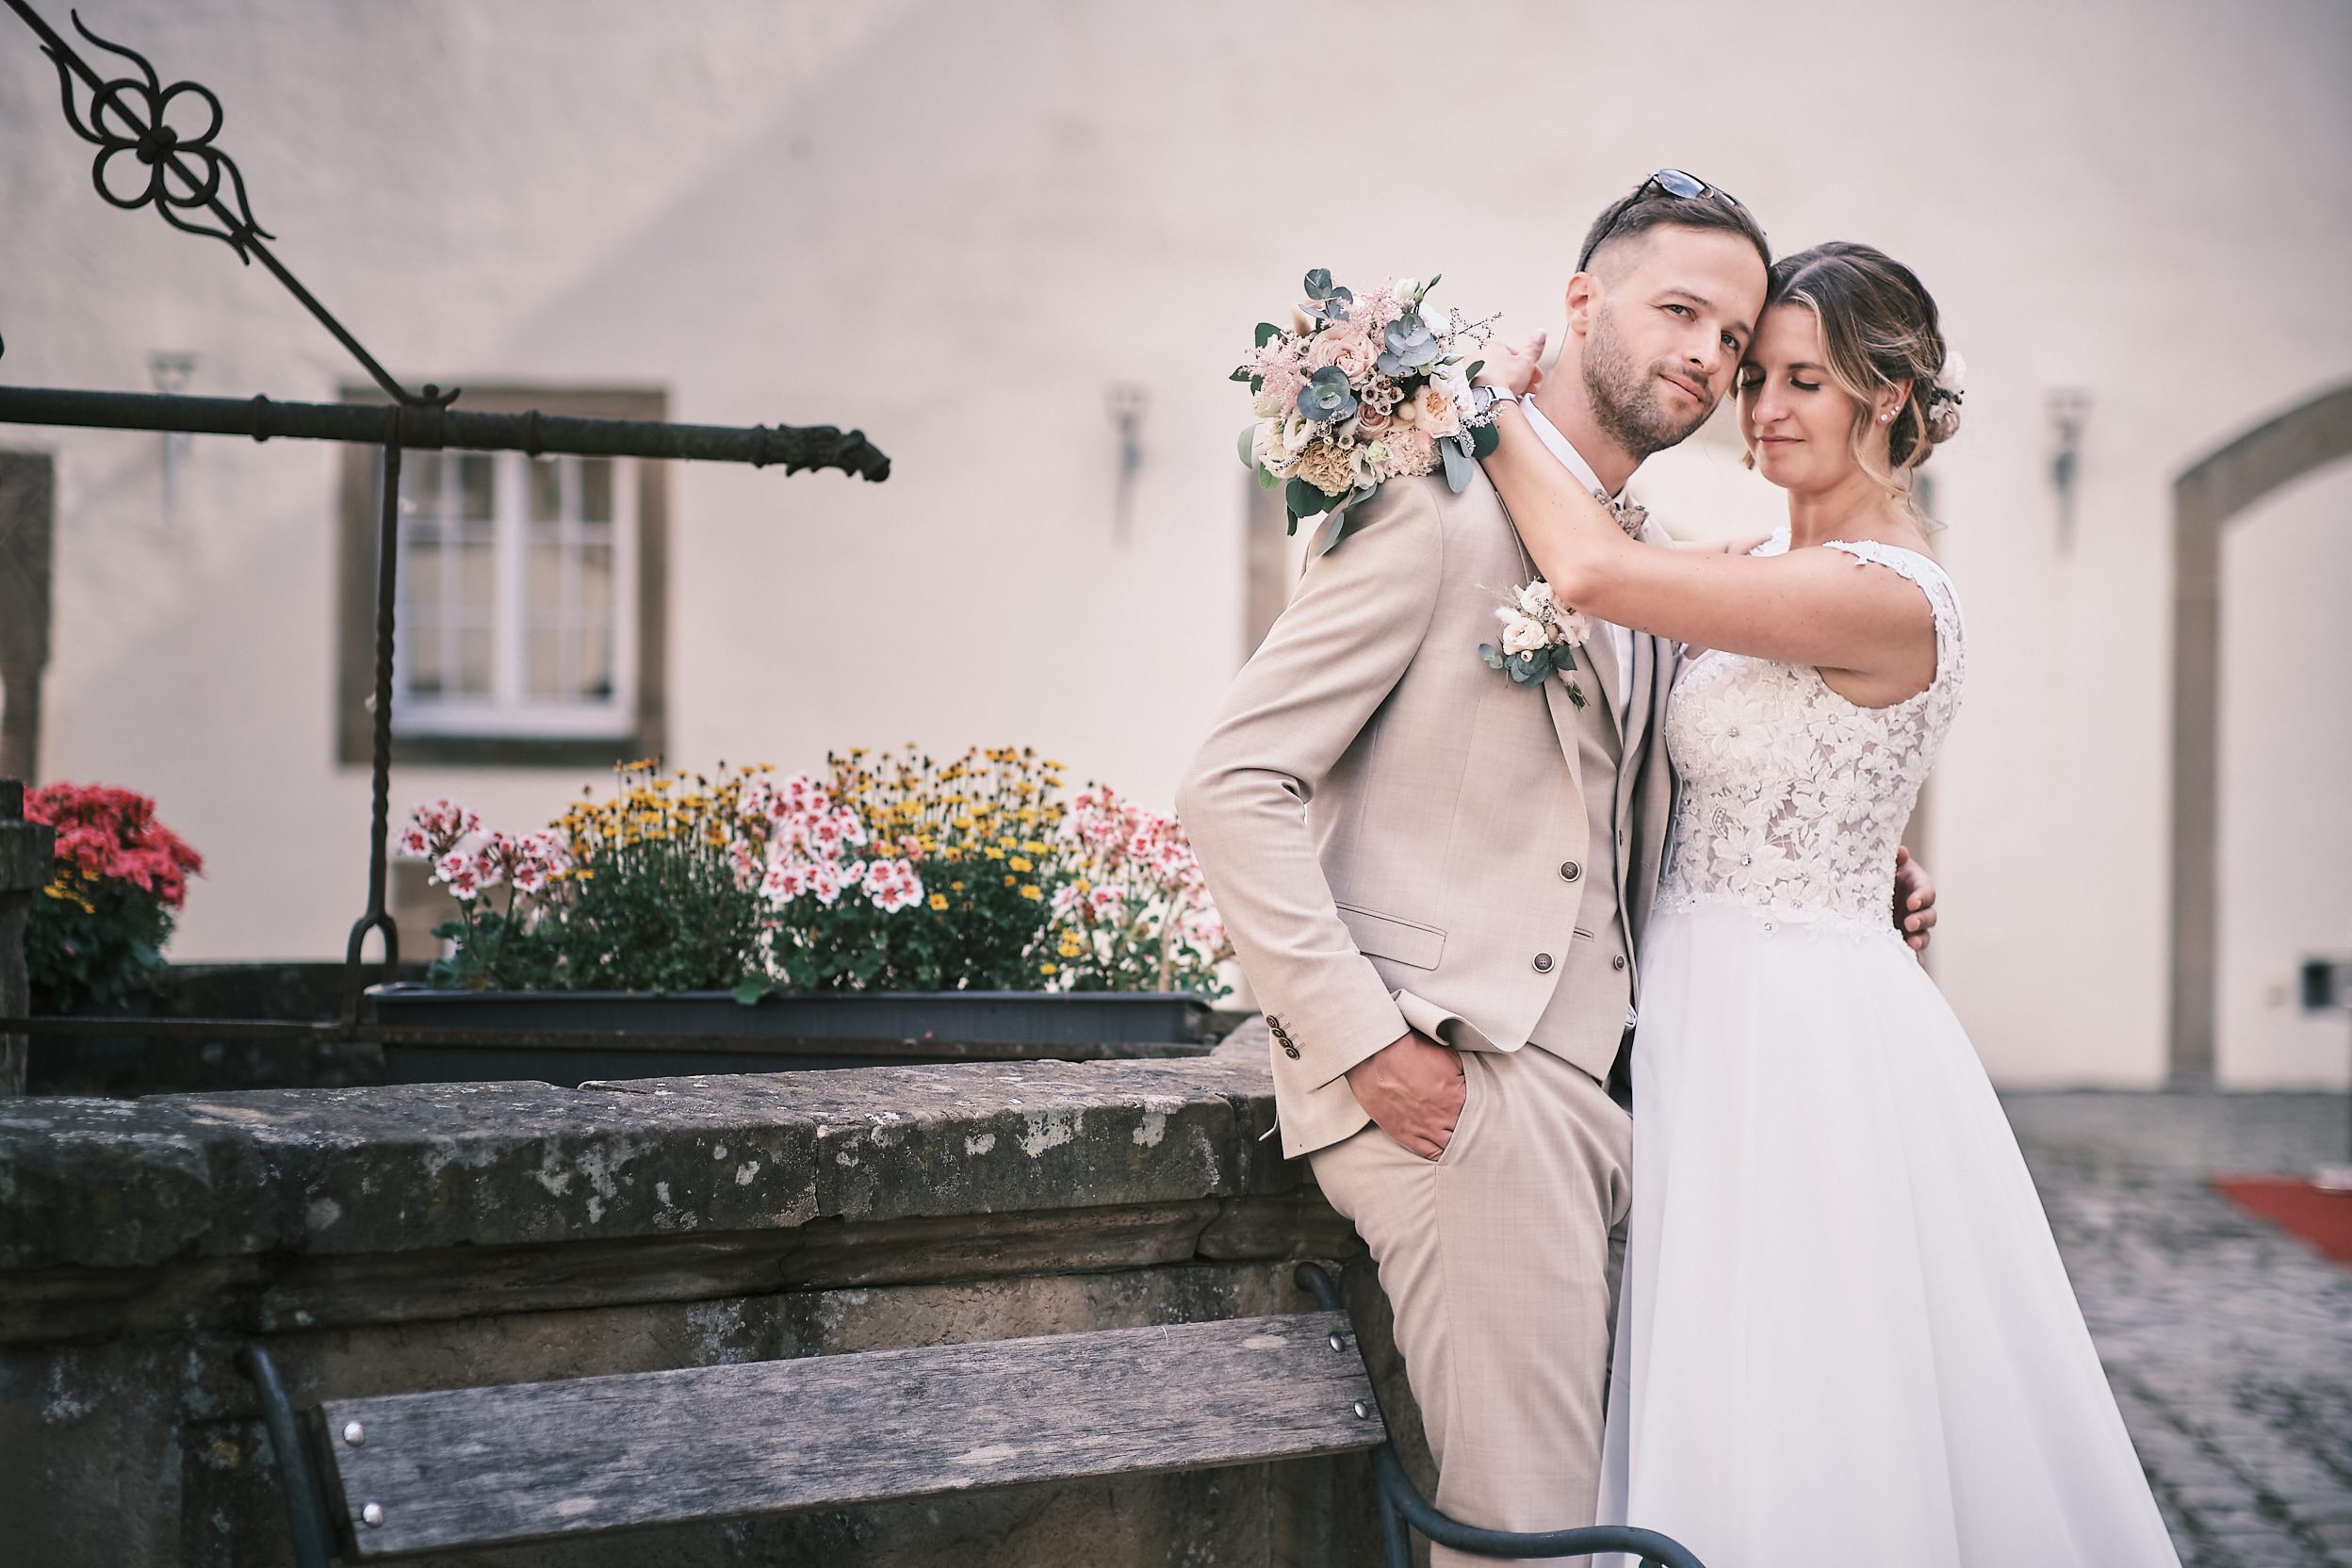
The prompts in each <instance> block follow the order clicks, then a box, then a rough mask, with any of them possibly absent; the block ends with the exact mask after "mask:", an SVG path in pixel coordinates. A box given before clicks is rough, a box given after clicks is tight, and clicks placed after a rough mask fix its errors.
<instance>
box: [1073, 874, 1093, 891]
mask: <svg viewBox="0 0 2352 1568" xmlns="http://www.w3.org/2000/svg"><path fill="white" fill-rule="evenodd" d="M1075 885H1076V887H1077V889H1078V890H1079V891H1080V892H1082V893H1090V892H1092V891H1094V884H1093V883H1091V882H1089V881H1087V880H1086V878H1085V877H1083V876H1082V877H1080V878H1079V879H1078V881H1077V883H1076V884H1075Z"/></svg>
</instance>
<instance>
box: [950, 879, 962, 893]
mask: <svg viewBox="0 0 2352 1568" xmlns="http://www.w3.org/2000/svg"><path fill="white" fill-rule="evenodd" d="M947 890H948V891H949V892H952V893H959V892H962V891H963V890H964V885H963V884H962V883H961V882H950V883H949V884H948V885H947Z"/></svg>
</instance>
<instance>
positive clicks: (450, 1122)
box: [0, 1039, 1299, 1269]
mask: <svg viewBox="0 0 2352 1568" xmlns="http://www.w3.org/2000/svg"><path fill="white" fill-rule="evenodd" d="M1262 1048H1263V1042H1262V1039H1261V1040H1260V1041H1259V1049H1260V1050H1262ZM1271 1117H1272V1108H1271V1097H1270V1085H1269V1083H1268V1081H1267V1078H1266V1069H1265V1066H1264V1058H1263V1056H1262V1055H1261V1054H1257V1053H1256V1052H1253V1051H1252V1050H1250V1047H1249V1045H1248V1043H1247V1042H1246V1041H1245V1042H1242V1043H1241V1044H1239V1045H1237V1046H1229V1047H1225V1048H1220V1050H1219V1051H1218V1052H1217V1054H1214V1055H1211V1056H1208V1057H1202V1058H1196V1059H1192V1060H1187V1061H1177V1062H1155V1061H1124V1062H1096V1063H1084V1064H1071V1063H1057V1062H1036V1063H1012V1064H1005V1063H968V1064H958V1065H955V1066H947V1067H903V1068H868V1069H857V1070H844V1071H838V1072H817V1073H793V1074H775V1075H766V1076H759V1075H751V1076H737V1077H711V1078H675V1079H647V1080H639V1081H632V1082H629V1083H617V1084H606V1085H591V1086H583V1087H582V1088H580V1089H563V1088H554V1087H550V1086H547V1085H544V1084H532V1083H515V1084H453V1085H417V1086H391V1087H372V1088H351V1089H312V1090H256V1091H251V1092H244V1093H234V1094H215V1095H156V1096H151V1097H149V1098H147V1099H145V1100H140V1101H137V1102H127V1103H126V1102H121V1101H105V1100H73V1099H41V1100H37V1101H31V1102H24V1103H19V1104H17V1105H14V1106H12V1107H10V1109H9V1112H8V1115H6V1116H0V1197H5V1196H6V1195H7V1194H8V1193H10V1192H18V1193H21V1194H23V1195H24V1201H7V1202H5V1203H0V1268H13V1269H22V1268H37V1267H43V1266H103V1267H139V1266H155V1265H157V1264H160V1263H163V1262H165V1261H167V1260H169V1259H172V1258H174V1257H178V1256H182V1255H184V1254H188V1253H191V1252H192V1253H198V1254H204V1255H209V1256H215V1257H226V1256H238V1255H252V1254H278V1253H292V1254H302V1255H319V1254H372V1253H386V1252H404V1251H417V1250H433V1249H436V1248H447V1247H458V1246H478V1247H503V1246H525V1245H533V1244H547V1243H556V1242H566V1243H568V1242H580V1241H591V1240H608V1239H620V1238H626V1237H633V1236H654V1235H670V1234H677V1233H686V1232H693V1233H730V1232H737V1231H764V1230H776V1229H790V1228H793V1227H797V1226H800V1225H804V1224H807V1223H808V1222H809V1221H810V1220H813V1219H818V1218H821V1217H822V1218H840V1219H842V1220H844V1221H856V1222H872V1221H879V1220H887V1219H895V1218H904V1217H919V1216H924V1215H970V1214H996V1213H1009V1212H1019V1211H1029V1210H1042V1209H1062V1208H1073V1207H1094V1206H1119V1205H1129V1204H1148V1203H1162V1202H1173V1201H1187V1200H1197V1199H1210V1198H1217V1199H1224V1198H1234V1197H1240V1196H1244V1195H1250V1194H1270V1193H1280V1192H1287V1191H1291V1190H1293V1189H1295V1188H1296V1187H1297V1186H1298V1184H1299V1171H1298V1168H1297V1167H1296V1166H1295V1165H1285V1164H1284V1163H1283V1162H1282V1160H1281V1159H1280V1157H1279V1154H1278V1153H1277V1152H1275V1151H1274V1149H1273V1146H1272V1145H1271V1143H1269V1142H1264V1141H1262V1139H1261V1135H1262V1134H1263V1133H1264V1132H1265V1130H1266V1128H1267V1127H1269V1126H1270V1125H1271Z"/></svg>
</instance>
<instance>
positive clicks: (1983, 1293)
mask: <svg viewBox="0 0 2352 1568" xmlns="http://www.w3.org/2000/svg"><path fill="white" fill-rule="evenodd" d="M1786 548H1787V533H1786V531H1783V532H1782V534H1781V535H1780V536H1779V537H1778V538H1776V539H1775V540H1774V542H1773V544H1772V545H1771V546H1768V547H1766V548H1765V550H1764V551H1760V552H1759V553H1772V552H1773V551H1777V550H1783V549H1786ZM1829 548H1832V549H1838V550H1844V551H1846V552H1848V553H1849V554H1851V555H1853V556H1854V557H1855V559H1856V566H1855V569H1856V570H1858V571H1861V570H1875V569H1881V568H1883V569H1887V570H1891V571H1894V572H1897V573H1900V574H1901V575H1902V576H1903V577H1904V578H1906V579H1908V580H1910V581H1912V582H1914V583H1916V584H1917V585H1918V586H1919V588H1920V590H1921V591H1922V592H1924V593H1925V595H1926V596H1927V599H1928V602H1929V604H1930V605H1931V606H1933V608H1934V611H1935V620H1936V677H1935V679H1934V681H1933V682H1932V683H1931V684H1930V685H1929V687H1928V688H1927V690H1925V691H1924V692H1921V693H1919V694H1918V695H1916V696H1914V697H1912V698H1910V699H1909V700H1908V701H1905V702H1902V703H1898V704H1896V705H1894V706H1893V707H1889V708H1882V709H1864V708H1859V707H1856V706H1855V705H1854V704H1853V703H1850V702H1848V701H1846V700H1845V699H1844V698H1842V697H1840V696H1838V694H1836V693H1834V692H1832V691H1831V690H1830V689H1829V688H1828V686H1827V685H1826V683H1824V682H1823V681H1822V679H1821V676H1820V674H1819V673H1818V672H1816V671H1815V670H1813V669H1811V668H1809V667H1805V666H1791V665H1787V664H1774V663H1770V662H1765V661H1763V660H1760V659H1751V658H1743V657H1739V656H1734V655H1728V654H1723V653H1707V654H1702V655H1700V656H1699V657H1698V658H1697V659H1696V660H1695V662H1692V663H1690V664H1688V665H1686V666H1685V667H1684V669H1683V672H1682V674H1681V677H1680V678H1679V679H1678V680H1677V682H1676V684H1675V686H1674V694H1673V696H1672V698H1671V701H1670V705H1669V707H1668V710H1667V718H1666V740H1667V745H1668V747H1669V750H1670V751H1671V753H1672V755H1673V758H1674V766H1675V768H1676V769H1677V770H1678V772H1679V773H1680V776H1681V780H1682V783H1681V791H1682V792H1681V797H1680V802H1679V805H1678V807H1677V811H1676V817H1675V823H1674V841H1673V851H1672V858H1671V860H1670V862H1669V864H1668V868H1667V871H1666V875H1665V881H1664V884H1663V886H1662V888H1661V889H1660V891H1659V895H1658V905H1657V909H1656V912H1655V913H1654V914H1653V915H1652V917H1651V919H1650V923H1649V926H1648V929H1647V932H1646V934H1645V937H1644V940H1643V942H1642V999H1641V1029H1640V1033H1639V1034H1638V1036H1637V1037H1636V1044H1635V1050H1634V1055H1633V1084H1634V1139H1633V1152H1634V1182H1633V1192H1634V1202H1633V1215H1632V1223H1631V1233H1630V1239H1629V1240H1628V1243H1627V1247H1626V1257H1625V1282H1624V1293H1623V1297H1622V1299H1621V1302H1620V1306H1619V1312H1618V1318H1617V1340H1616V1352H1615V1364H1614V1372H1613V1376H1612V1379H1611V1383H1610V1389H1609V1426H1608V1434H1607V1439H1606V1459H1605V1463H1604V1474H1603V1481H1602V1512H1601V1517H1602V1518H1603V1519H1604V1520H1605V1521H1609V1522H1613V1523H1630V1524H1634V1525H1639V1526H1642V1527H1646V1528H1649V1529H1656V1530H1663V1531H1665V1532H1666V1533H1667V1534H1669V1535H1671V1536H1674V1537H1675V1538H1676V1539H1678V1540H1680V1541H1681V1542H1682V1543H1683V1544H1685V1545H1687V1546H1689V1547H1690V1548H1691V1550H1692V1551H1694V1552H1696V1553H1697V1554H1698V1555H1699V1557H1700V1558H1701V1560H1704V1561H1705V1562H1706V1563H1707V1568H2054V1565H2073V1564H2082V1565H2092V1564H2097V1565H2099V1568H2108V1565H2119V1564H2129V1565H2132V1568H2138V1565H2142V1564H2164V1565H2167V1568H2170V1565H2175V1564H2177V1563H2178V1558H2177V1556H2176V1555H2175V1553H2174V1551H2173V1548H2172V1545H2171V1544H2170V1542H2169V1540H2168V1539H2167V1537H2166V1535H2165V1531H2164V1523H2163V1521H2162V1519H2161V1518H2160V1517H2159V1516H2158V1514H2157V1511H2156V1505H2155V1501H2154V1499H2153V1498H2152V1496H2151V1495H2150V1494H2149V1491H2148V1483H2147V1481H2146V1479H2145V1478H2143V1476H2142V1474H2141V1470H2140V1466H2139V1462H2138V1461H2137V1459H2136V1458H2135V1457H2134V1455H2133V1453H2132V1448H2131V1438H2130V1436H2129V1434H2127V1433H2126V1432H2125V1430H2124V1426H2123V1421H2122V1418H2121V1416H2120V1415H2119V1414H2118V1413H2116V1409H2115V1397H2114V1395H2113V1394H2112V1393H2111V1392H2110V1391H2109V1389H2108V1387H2107V1381H2106V1378H2105V1375H2104V1374H2103V1373H2102V1372H2101V1370H2100V1368H2099V1357H2098V1355H2097V1353H2096V1352H2095V1351H2094V1350H2093V1348H2092V1346H2091V1338H2090V1334H2089V1332H2088V1331H2086V1330H2085V1328H2084V1327H2083V1323H2082V1311H2081V1309H2080V1308H2079V1307H2078V1306H2077V1305H2076V1304H2075V1299H2074V1293H2073V1291H2072V1289H2071V1288H2070V1287H2069V1286H2068V1284H2067V1282H2066V1271H2065V1268H2064V1267H2063V1266H2062V1265H2061V1264H2060V1262H2059V1258H2058V1250H2057V1248H2056V1246H2055V1244H2054V1243H2053V1242H2052V1241H2051V1239H2050V1224H2049V1221H2048V1220H2047V1219H2046V1218H2045V1217H2044V1216H2043V1214H2042V1208H2041V1203H2040V1201H2039V1200H2038V1199H2037V1197H2036V1196H2035V1194H2034V1184H2033V1182H2032V1180H2031V1179H2030V1178H2029V1177H2028V1175H2027V1173H2026V1168H2025V1163H2024V1161H2023V1160H2022V1159H2021V1158H2020V1157H2019V1155H2018V1153H2017V1142H2016V1139H2015V1138H2014V1136H2013V1135H2011V1133H2010V1130H2009V1124H2008V1121H2007V1119H2005V1118H2004V1117H2003V1116H2002V1114H2001V1105H2000V1103H1999V1102H1998V1101H1996V1100H1995V1099H1994V1096H1993V1091H1992V1088H1991V1086H1990V1085H1989V1084H1987V1082H1986V1080H1985V1072H1984V1070H1983V1069H1982V1068H1981V1067H1980V1066H1979V1065H1978V1063H1977V1059H1976V1054H1975V1053H1974V1052H1973V1051H1972V1050H1971V1049H1970V1047H1969V1045H1968V1037H1967V1036H1966V1035H1965V1034H1963V1033H1962V1032H1961V1029H1960V1025H1959V1022H1958V1021H1957V1020H1956V1019H1954V1018H1953V1016H1952V1009H1951V1008H1950V1007H1949V1006H1948V1005H1946V1004H1945V1002H1944V999H1943V996H1942V994H1941V993H1940V992H1938V991H1937V990H1936V987H1935V985H1934V984H1933V983H1932V982H1931V981H1930V980H1929V979H1928V977H1927V975H1926V973H1925V972H1923V971H1922V970H1921V969H1920V967H1919V962H1918V960H1917V959H1916V958H1915V957H1914V956H1913V955H1912V953H1911V950H1910V949H1909V948H1908V947H1907V946H1905V945H1904V943H1903V939H1902V938H1901V937H1900V936H1898V935H1897V934H1896V933H1895V930H1894V928H1893V925H1892V923H1891V920H1890V910H1891V907H1892V899H1893V868H1894V860H1895V847H1896V844H1897V841H1899V839H1900V838H1901V836H1902V832H1903V825H1904V823H1905V822H1906V821H1907V820H1908V818H1909V816H1910V813H1911V808H1912V804H1913V802H1914V801H1915V800H1916V799H1917V798H1918V795H1919V786H1920V784H1921V783H1922V782H1924V781H1925V779H1926V777H1927V774H1928V770H1929V768H1930V766H1931V765H1932V764H1933V763H1934V761H1935V760H1936V752H1937V750H1938V749H1939V748H1940V746H1941V745H1942V743H1943V739H1944V733H1945V731H1946V729H1947V728H1948V727H1950V725H1951V723H1952V715H1953V713H1954V711H1956V710H1957V708H1958V707H1959V699H1960V684H1961V678H1962V672H1963V668H1964V655H1963V649H1962V642H1961V626H1960V611H1959V605H1958V602H1957V600H1956V599H1955V597H1954V596H1953V592H1952V583H1951V580H1949V579H1947V578H1946V577H1945V576H1944V573H1943V571H1942V570H1941V568H1939V567H1938V566H1936V564H1935V563H1934V562H1932V561H1930V560H1929V559H1928V558H1927V557H1925V556H1923V555H1919V554H1916V553H1914V552H1912V551H1909V550H1903V549H1897V548H1893V547H1887V546H1884V545H1880V544H1876V543H1862V544H1838V545H1832V546H1829Z"/></svg>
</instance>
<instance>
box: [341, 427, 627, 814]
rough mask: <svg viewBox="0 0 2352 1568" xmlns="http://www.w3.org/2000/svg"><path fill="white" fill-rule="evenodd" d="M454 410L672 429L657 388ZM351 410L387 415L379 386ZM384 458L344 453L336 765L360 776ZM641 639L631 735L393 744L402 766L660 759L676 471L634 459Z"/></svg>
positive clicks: (444, 737)
mask: <svg viewBox="0 0 2352 1568" xmlns="http://www.w3.org/2000/svg"><path fill="white" fill-rule="evenodd" d="M465 386H466V390H465V395H464V396H463V397H461V398H460V399H459V400H458V403H457V406H458V407H461V408H465V409H468V410H472V411H474V412H476V413H482V414H520V413H523V412H525V411H527V410H530V409H533V408H535V409H538V410H539V411H540V412H541V413H543V414H562V415H575V416H582V417H594V418H611V419H666V418H668V417H669V394H668V393H667V392H666V391H663V390H662V389H660V388H657V387H628V386H586V385H531V384H518V383H507V384H494V385H476V384H470V383H469V384H465ZM341 394H342V400H343V401H345V402H347V403H372V404H382V403H383V402H384V394H383V393H382V392H381V391H380V390H378V389H377V388H376V387H374V386H372V385H346V386H344V387H343V388H342V389H341ZM380 460H381V449H378V448H375V447H366V446H345V447H344V448H343V449H342V456H341V465H342V467H341V478H340V482H339V486H338V489H339V497H340V500H339V507H338V510H339V514H340V527H339V530H338V533H339V537H340V541H341V549H340V559H339V561H338V565H337V571H336V607H337V610H338V615H337V625H336V628H335V641H336V652H337V657H336V660H335V760H336V761H337V762H339V763H341V764H343V765H345V766H351V767H364V766H366V765H367V764H368V760H369V758H370V755H371V748H372V745H373V735H374V718H373V715H372V714H371V713H370V712H369V700H370V697H371V696H372V694H373V693H374V690H375V644H376V524H377V517H378V514H379V511H380V509H381V506H382V497H381V494H380V492H379V490H378V483H379V481H378V477H377V475H378V468H379V464H380ZM635 461H636V472H637V551H636V556H637V559H636V579H637V592H636V607H635V611H636V619H637V626H636V632H637V701H636V711H635V714H634V716H633V722H632V724H631V726H630V728H629V732H628V733H627V734H626V735H619V736H597V737H578V736H548V735H524V734H517V735H498V734H487V735H458V734H430V733H428V734H414V733H411V734H401V733H395V734H394V735H393V737H392V760H393V761H394V762H396V763H443V764H453V765H458V766H481V767H547V768H581V767H600V766H603V765H605V764H607V763H610V762H613V761H617V760H623V759H626V758H632V757H658V756H660V755H661V754H662V746H663V744H664V742H665V740H666V735H667V698H668V679H667V675H668V657H667V650H668V639H667V633H668V605H669V593H668V578H669V571H668V566H669V513H670V508H669V489H670V477H669V470H670V465H669V464H667V463H663V462H659V461H654V460H650V459H638V460H635Z"/></svg>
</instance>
